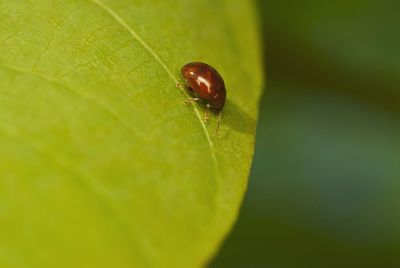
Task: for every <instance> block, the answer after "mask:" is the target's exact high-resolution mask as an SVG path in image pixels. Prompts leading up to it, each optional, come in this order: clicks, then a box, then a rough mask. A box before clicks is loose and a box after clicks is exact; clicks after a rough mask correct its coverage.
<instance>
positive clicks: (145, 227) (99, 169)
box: [0, 0, 262, 268]
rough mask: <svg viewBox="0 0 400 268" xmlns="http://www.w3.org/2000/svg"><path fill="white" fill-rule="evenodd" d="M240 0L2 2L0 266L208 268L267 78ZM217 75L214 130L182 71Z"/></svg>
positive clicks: (241, 186)
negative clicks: (218, 108) (200, 64)
mask: <svg viewBox="0 0 400 268" xmlns="http://www.w3.org/2000/svg"><path fill="white" fill-rule="evenodd" d="M257 31H258V29H257V23H256V18H255V12H254V7H253V4H252V2H249V1H245V0H234V1H228V0H219V1H211V0H206V1H204V0H193V1H186V0H178V1H172V0H162V1H161V0H151V1H150V0H69V1H65V0H63V1H61V0H60V1H55V0H54V1H51V0H37V1H36V0H31V1H28V0H15V1H6V0H0V267H5V268H7V267H41V268H43V267H121V268H123V267H201V266H204V265H205V264H206V263H207V261H209V259H210V258H211V257H212V256H213V254H215V252H216V250H217V249H218V246H219V245H220V243H221V241H222V240H223V239H224V237H225V236H226V234H227V232H228V231H229V229H230V228H231V226H232V224H233V222H234V220H235V218H236V216H237V213H238V209H239V206H240V203H241V201H242V198H243V194H244V192H245V189H246V185H247V179H248V173H249V169H250V165H251V160H252V156H253V146H254V134H255V127H256V121H257V111H258V99H259V96H260V94H261V84H262V70H261V69H262V68H261V63H260V55H259V53H260V48H259V43H258V32H257ZM191 61H204V62H207V63H209V64H211V65H212V66H214V67H215V68H216V69H217V70H219V72H220V73H221V75H222V76H223V77H224V80H225V83H226V87H227V92H228V101H227V104H226V106H225V109H224V111H223V117H222V125H221V128H220V130H219V132H218V134H217V135H215V134H214V130H215V127H216V122H217V118H216V116H212V117H211V118H210V119H211V120H210V122H209V123H205V122H204V121H203V118H202V117H203V113H204V107H202V106H199V105H192V106H190V105H189V106H185V105H184V100H185V99H186V98H187V97H188V95H187V93H185V92H184V91H183V90H182V89H178V88H177V87H176V85H175V84H176V83H177V82H181V81H182V78H181V76H180V72H179V70H180V67H181V66H182V65H184V64H186V63H188V62H191Z"/></svg>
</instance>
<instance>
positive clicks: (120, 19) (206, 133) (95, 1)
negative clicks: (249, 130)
mask: <svg viewBox="0 0 400 268" xmlns="http://www.w3.org/2000/svg"><path fill="white" fill-rule="evenodd" d="M88 1H90V2H92V3H94V4H96V5H97V6H98V7H100V8H101V9H103V10H104V11H106V12H107V13H108V14H109V15H110V16H111V17H113V18H114V19H115V20H116V21H117V22H118V23H119V24H121V26H123V27H124V28H125V29H126V30H127V31H128V32H129V33H130V34H131V35H132V36H133V37H134V38H135V39H136V40H137V41H138V42H139V43H140V44H141V45H142V46H143V47H144V48H145V49H146V50H147V51H148V52H149V53H150V54H151V55H152V56H153V57H154V58H155V60H156V61H157V62H158V63H159V64H160V65H161V66H162V68H163V69H164V70H165V71H166V72H167V74H168V76H169V77H170V78H171V79H172V81H173V82H174V83H175V84H178V79H177V78H176V77H175V76H174V75H173V73H172V72H171V71H170V70H169V69H168V67H167V65H166V64H165V63H164V62H163V61H162V59H161V58H160V56H158V55H157V53H156V52H155V51H154V50H153V49H152V48H151V47H150V46H149V45H148V44H147V43H146V42H145V41H144V40H143V39H142V38H141V37H140V36H139V35H138V34H137V33H136V32H135V31H134V30H133V29H132V28H131V27H130V26H129V25H128V24H127V23H126V22H125V21H124V20H123V19H122V18H121V17H120V16H119V15H118V14H117V13H115V12H114V11H113V10H112V9H111V8H110V7H109V6H107V5H106V4H104V3H103V2H101V1H99V0H88ZM181 91H182V92H183V93H185V94H187V93H186V92H185V91H184V90H182V89H181ZM194 111H195V113H196V116H197V119H198V120H199V121H200V124H201V126H202V129H203V131H204V134H205V136H206V139H207V142H208V145H209V147H210V152H211V156H212V159H213V162H214V166H215V173H216V177H217V178H218V160H217V155H216V152H215V147H214V143H213V142H212V140H211V137H210V134H209V132H208V130H207V127H206V125H205V123H204V121H203V120H202V118H201V115H200V111H199V109H198V108H197V107H196V106H194Z"/></svg>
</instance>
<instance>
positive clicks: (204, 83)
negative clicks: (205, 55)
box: [181, 62, 226, 132]
mask: <svg viewBox="0 0 400 268" xmlns="http://www.w3.org/2000/svg"><path fill="white" fill-rule="evenodd" d="M181 73H182V76H183V77H184V78H185V81H186V85H185V86H186V89H187V90H188V92H189V93H190V95H192V96H193V97H192V98H189V99H188V100H186V101H185V103H192V102H196V101H201V102H203V103H204V104H205V105H206V107H207V109H208V110H207V111H206V113H205V115H204V121H206V122H207V121H208V112H209V111H213V112H214V113H216V114H219V117H218V124H217V129H216V132H217V131H218V128H219V125H220V123H221V115H222V113H221V110H222V109H223V108H224V106H225V99H226V89H225V83H224V80H223V79H222V77H221V75H220V74H219V73H218V72H217V70H215V69H214V68H213V67H212V66H210V65H208V64H206V63H202V62H191V63H188V64H186V65H185V66H183V67H182V68H181Z"/></svg>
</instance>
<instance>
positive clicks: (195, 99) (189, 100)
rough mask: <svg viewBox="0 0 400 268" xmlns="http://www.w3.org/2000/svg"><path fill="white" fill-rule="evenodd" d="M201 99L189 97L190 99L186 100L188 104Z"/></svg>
mask: <svg viewBox="0 0 400 268" xmlns="http://www.w3.org/2000/svg"><path fill="white" fill-rule="evenodd" d="M199 100H200V99H199V98H189V99H187V100H185V104H186V105H188V104H189V103H194V102H196V101H199Z"/></svg>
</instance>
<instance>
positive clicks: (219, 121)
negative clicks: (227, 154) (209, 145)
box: [215, 111, 222, 136]
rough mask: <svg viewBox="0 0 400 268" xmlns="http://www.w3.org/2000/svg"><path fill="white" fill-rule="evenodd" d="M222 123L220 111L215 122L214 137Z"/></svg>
mask: <svg viewBox="0 0 400 268" xmlns="http://www.w3.org/2000/svg"><path fill="white" fill-rule="evenodd" d="M221 122H222V111H220V112H219V115H218V121H217V127H216V128H215V136H217V134H218V130H219V126H220V125H221Z"/></svg>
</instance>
